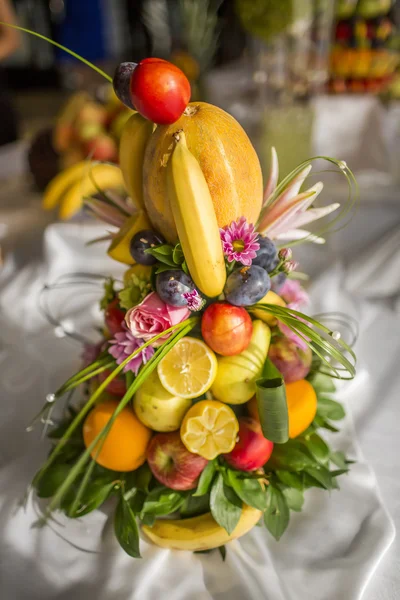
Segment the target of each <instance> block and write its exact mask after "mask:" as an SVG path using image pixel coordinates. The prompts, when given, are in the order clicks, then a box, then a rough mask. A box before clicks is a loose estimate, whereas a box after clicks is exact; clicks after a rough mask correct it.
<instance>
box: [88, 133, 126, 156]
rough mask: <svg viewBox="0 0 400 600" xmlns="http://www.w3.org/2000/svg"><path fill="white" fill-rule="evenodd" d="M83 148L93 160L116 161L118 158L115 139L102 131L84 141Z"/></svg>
mask: <svg viewBox="0 0 400 600" xmlns="http://www.w3.org/2000/svg"><path fill="white" fill-rule="evenodd" d="M85 150H86V152H87V153H88V154H90V155H91V158H92V159H93V160H107V161H111V162H116V161H117V159H118V148H117V144H116V142H115V140H113V138H112V137H111V136H109V135H106V134H103V133H102V134H100V135H98V136H96V137H94V138H91V139H89V140H88V141H87V142H85Z"/></svg>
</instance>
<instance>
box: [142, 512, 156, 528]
mask: <svg viewBox="0 0 400 600" xmlns="http://www.w3.org/2000/svg"><path fill="white" fill-rule="evenodd" d="M140 521H141V522H142V523H143V525H148V526H149V527H153V525H154V523H155V521H156V516H155V515H151V514H148V515H141V516H140Z"/></svg>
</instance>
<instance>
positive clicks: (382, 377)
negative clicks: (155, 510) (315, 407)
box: [0, 224, 400, 600]
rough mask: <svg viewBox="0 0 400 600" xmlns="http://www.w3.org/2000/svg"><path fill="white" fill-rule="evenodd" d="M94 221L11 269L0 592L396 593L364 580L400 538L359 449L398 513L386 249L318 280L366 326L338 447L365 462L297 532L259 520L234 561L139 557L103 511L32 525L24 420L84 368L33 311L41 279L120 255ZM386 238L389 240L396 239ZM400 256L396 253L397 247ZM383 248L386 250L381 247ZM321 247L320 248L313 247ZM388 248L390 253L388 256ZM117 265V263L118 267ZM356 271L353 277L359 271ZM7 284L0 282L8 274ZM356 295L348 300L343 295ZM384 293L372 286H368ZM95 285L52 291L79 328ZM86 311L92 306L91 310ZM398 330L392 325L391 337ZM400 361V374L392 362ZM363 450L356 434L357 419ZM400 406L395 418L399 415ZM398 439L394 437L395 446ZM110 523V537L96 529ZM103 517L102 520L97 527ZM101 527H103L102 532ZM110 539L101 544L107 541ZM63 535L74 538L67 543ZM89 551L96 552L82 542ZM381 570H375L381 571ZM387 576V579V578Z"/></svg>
mask: <svg viewBox="0 0 400 600" xmlns="http://www.w3.org/2000/svg"><path fill="white" fill-rule="evenodd" d="M95 233H96V226H95V225H88V224H69V225H52V226H50V227H49V228H48V229H47V232H46V236H45V260H44V262H42V263H41V264H38V265H35V264H29V265H27V267H26V268H25V269H24V270H22V271H18V273H15V272H14V269H13V264H12V261H10V262H9V264H8V265H7V266H6V269H5V271H4V272H3V277H2V282H3V289H2V291H1V299H0V307H1V313H0V314H1V323H0V326H1V327H0V339H1V340H2V346H1V347H0V388H1V389H2V413H1V419H0V539H1V540H2V544H1V547H0V590H1V598H2V600H14V599H18V600H36V598H37V599H39V598H40V599H42V600H55V599H57V600H64V599H65V600H70V599H71V598H74V599H76V600H81V599H82V600H83V599H85V600H87V599H92V598H93V599H94V598H96V600H109V599H113V600H139V599H140V600H158V599H159V598H160V597H166V598H171V599H174V600H181V599H182V600H183V599H185V600H186V599H189V598H190V599H194V600H203V599H204V600H205V599H210V598H213V599H216V600H226V599H228V598H229V600H236V599H237V600H239V599H240V600H242V599H243V600H253V599H254V600H261V599H264V598H265V599H268V600H339V599H340V600H359V599H360V598H361V597H363V598H364V600H365V599H368V600H378V599H379V600H389V599H390V600H394V599H395V598H397V597H398V596H397V595H396V594H397V592H394V593H393V594H390V592H388V595H382V596H380V595H379V593H380V590H382V586H378V588H376V585H375V587H374V583H372V586H371V589H373V590H374V592H373V593H372V592H371V593H372V595H370V594H369V592H368V590H367V592H366V593H365V594H364V591H365V590H366V588H367V585H368V583H369V581H370V580H371V578H372V577H373V575H374V573H375V569H376V568H377V566H378V564H379V562H380V560H381V558H382V557H383V555H384V553H385V552H386V550H387V549H388V548H389V546H390V545H391V543H392V541H393V538H394V529H393V525H392V522H391V519H390V517H389V516H388V513H387V511H386V509H385V508H384V506H383V504H382V500H381V497H380V494H379V491H378V488H377V485H376V480H375V476H374V474H373V472H372V471H371V468H370V467H369V465H368V463H367V462H366V460H365V458H364V455H366V456H367V458H368V460H369V461H370V462H372V463H373V464H374V466H375V467H376V470H377V473H378V477H379V478H380V483H381V484H382V486H383V488H384V491H386V494H385V498H386V500H387V499H389V500H390V505H391V509H392V512H393V514H394V515H395V516H396V517H399V516H400V514H399V513H400V510H399V505H398V501H397V498H398V497H399V496H398V494H397V495H396V494H393V495H391V494H388V492H389V489H390V487H391V486H393V487H394V488H395V490H396V492H399V491H400V484H399V481H398V478H397V472H396V469H395V467H396V466H397V467H398V466H399V462H400V459H399V454H400V452H399V442H398V439H397V426H396V425H397V424H396V415H398V414H399V408H398V402H396V399H397V397H398V393H397V389H399V385H400V379H399V376H400V375H399V369H398V358H397V357H398V354H399V351H400V341H399V340H400V335H399V333H400V331H399V312H400V307H399V306H397V308H396V304H395V303H394V304H392V306H386V304H387V303H386V300H382V299H381V300H376V299H373V300H370V298H369V296H370V289H371V288H370V276H371V275H370V273H371V272H378V273H382V281H381V283H380V285H379V292H380V293H379V294H378V296H382V292H383V291H384V287H383V286H385V285H386V286H387V288H385V289H386V290H387V294H386V295H390V296H392V295H393V294H394V293H395V294H397V295H398V294H399V293H400V288H399V287H397V288H396V289H395V290H394V288H393V278H394V275H396V271H394V272H393V274H391V275H390V277H388V278H387V281H385V278H384V273H385V271H386V262H385V261H386V259H387V250H386V246H383V247H382V248H381V247H378V248H376V249H375V251H373V252H372V249H371V257H370V261H369V262H370V264H371V267H370V268H369V269H368V268H367V267H366V266H365V264H364V265H363V268H365V277H364V278H363V277H362V276H361V275H360V269H358V268H357V270H354V269H352V268H351V266H350V267H349V268H347V269H346V270H343V269H342V268H341V267H340V266H339V265H337V266H335V267H333V268H331V269H330V270H329V271H327V272H326V273H325V274H324V276H323V277H322V278H321V279H320V280H319V281H317V282H316V284H315V286H314V290H313V302H314V307H315V309H316V311H320V310H343V311H349V312H350V314H352V315H353V316H356V317H357V318H358V320H359V321H360V325H361V335H360V338H359V341H358V343H357V352H358V355H359V373H358V376H357V378H356V379H355V380H354V381H353V382H352V383H350V384H347V385H346V386H345V387H344V388H343V389H342V391H341V392H340V394H339V398H340V399H342V400H344V401H345V403H346V405H347V408H348V417H347V418H346V420H345V422H343V423H342V430H341V433H340V434H336V435H335V436H333V438H332V442H333V444H334V445H335V447H336V448H337V449H342V450H344V451H346V452H348V453H349V455H350V456H351V457H354V458H356V459H357V463H356V464H355V465H353V467H352V469H351V473H350V475H348V476H347V477H342V478H341V480H340V485H341V491H340V492H333V493H332V494H328V493H326V492H322V491H321V490H312V491H310V492H308V493H307V495H306V503H305V509H304V511H303V512H302V513H300V514H292V517H291V523H290V526H289V529H288V531H287V532H286V534H285V536H284V537H283V538H282V540H281V541H280V542H279V543H277V542H275V541H274V540H272V539H271V537H270V536H269V535H268V533H267V532H266V530H264V529H259V528H256V529H255V530H253V532H251V533H250V534H248V535H247V536H245V538H243V539H242V540H240V541H236V542H233V543H231V544H230V545H229V547H228V553H227V560H226V563H222V561H221V560H220V558H219V556H218V555H216V554H212V555H193V554H190V553H180V552H174V551H169V550H160V549H157V548H155V547H152V546H150V545H148V544H146V542H145V541H143V542H142V553H143V559H142V560H137V561H135V560H134V559H131V558H129V557H128V556H127V555H125V554H124V552H123V551H122V550H120V549H119V547H118V545H117V543H116V541H115V540H114V538H113V532H112V528H110V527H109V525H107V524H105V520H106V518H105V516H104V515H103V514H102V513H99V512H97V513H96V514H92V515H89V516H88V517H86V518H85V519H84V520H83V521H82V522H79V521H76V522H73V523H72V522H67V523H64V525H65V526H61V525H57V524H55V525H54V526H53V527H52V528H50V527H46V528H44V529H31V527H30V526H31V524H32V522H33V521H34V520H35V518H36V514H35V510H34V505H33V504H32V503H29V504H28V507H27V509H26V511H25V512H24V511H23V510H22V509H18V507H17V504H16V502H17V499H19V498H20V497H21V496H22V495H23V493H24V491H25V489H26V485H27V483H28V482H29V480H30V479H31V477H32V475H33V473H34V471H35V469H37V467H38V465H39V464H40V460H41V459H42V458H43V457H44V455H45V453H46V450H47V446H46V443H45V442H41V441H40V439H39V438H40V432H39V431H36V430H35V431H34V432H33V433H30V434H26V433H25V431H24V427H25V426H26V424H27V422H28V421H29V419H30V418H31V416H32V415H34V414H35V413H36V411H37V410H38V409H39V408H40V406H41V405H42V402H43V399H44V397H45V395H46V393H48V392H51V391H53V390H54V389H55V387H56V385H57V384H59V383H61V382H62V381H63V380H64V379H65V378H66V377H67V376H68V374H70V373H71V372H72V371H73V370H74V369H75V368H76V367H77V366H78V364H79V357H78V351H79V347H78V346H77V345H76V344H74V343H72V342H71V341H70V340H67V339H65V340H60V339H58V338H57V337H56V336H55V335H54V329H53V328H52V327H49V326H48V324H47V323H46V322H45V321H44V319H43V318H42V317H41V315H40V314H39V312H38V308H37V295H38V292H39V291H40V288H41V287H42V285H43V283H44V282H51V281H54V279H55V278H57V277H58V276H59V275H61V274H62V273H67V272H73V271H86V272H95V273H103V274H104V273H105V272H110V271H111V269H115V263H112V262H111V261H109V260H108V259H106V258H104V254H103V249H102V248H98V247H97V248H96V247H92V248H86V247H84V241H85V240H87V239H91V238H92V237H95ZM387 244H389V241H388V242H387ZM391 244H393V245H392V246H391V248H392V250H391V252H392V253H393V252H397V264H398V262H399V259H400V257H399V256H398V254H399V252H400V250H399V248H398V247H397V249H396V245H395V242H391ZM381 249H382V253H380V250H381ZM314 251H315V250H314ZM389 254H390V252H389ZM117 270H118V268H117ZM357 277H358V279H356V278H357ZM0 285H1V281H0ZM346 288H347V289H351V294H350V293H348V292H347V291H346ZM373 296H375V294H373ZM96 300H97V292H96V290H95V289H94V290H93V291H92V295H91V296H83V295H82V296H81V295H80V293H79V292H78V291H77V292H76V294H75V301H78V303H79V308H78V309H76V310H74V311H71V307H70V306H68V304H67V302H66V301H64V300H61V299H55V300H54V301H53V306H54V308H55V309H56V312H57V313H58V314H62V315H67V316H68V317H69V319H70V321H72V323H73V324H77V326H80V323H81V322H82V321H83V320H84V315H85V314H89V315H91V317H95V316H96V311H95V308H94V305H95V302H96ZM84 306H86V310H85V312H83V307H84ZM396 328H397V331H396ZM396 367H397V368H396ZM350 410H351V412H352V413H353V416H354V419H355V426H356V429H357V432H358V435H359V438H360V440H361V443H362V446H363V451H364V455H363V453H362V452H361V450H360V448H359V447H358V445H357V443H356V442H355V433H354V426H353V423H352V418H351V416H350ZM391 410H393V411H397V412H393V413H391V412H390V411H391ZM389 442H390V443H389ZM102 524H105V529H104V531H103V532H102V531H101V525H102ZM99 525H100V527H99ZM101 533H103V535H102V536H101ZM100 537H102V539H100ZM63 538H66V539H67V540H68V542H70V543H68V542H67V541H65V540H64V539H63ZM73 544H75V545H76V546H79V547H83V548H85V549H86V550H87V551H86V552H83V551H82V550H79V549H77V548H76V547H74V545H73ZM398 562H399V558H398V556H397V555H396V554H394V553H392V554H391V566H392V569H391V570H390V573H389V577H390V581H391V585H392V587H393V590H396V589H398V586H399V583H400V575H399V571H400V570H399V569H398V566H399V564H398ZM379 572H382V571H379V570H378V576H377V577H379ZM386 577H388V576H386Z"/></svg>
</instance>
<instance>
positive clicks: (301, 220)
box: [296, 202, 340, 227]
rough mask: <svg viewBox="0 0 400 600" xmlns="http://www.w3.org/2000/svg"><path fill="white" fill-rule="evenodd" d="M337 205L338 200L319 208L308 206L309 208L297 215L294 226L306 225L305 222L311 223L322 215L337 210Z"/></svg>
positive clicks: (324, 215)
mask: <svg viewBox="0 0 400 600" xmlns="http://www.w3.org/2000/svg"><path fill="white" fill-rule="evenodd" d="M339 206H340V204H339V202H334V203H333V204H329V206H322V207H321V208H310V209H309V210H306V211H305V212H304V213H303V214H302V215H299V216H298V217H297V219H296V227H299V226H301V225H306V224H307V223H312V222H313V221H316V220H317V219H322V217H326V216H327V215H329V214H330V213H332V212H334V211H335V210H337V209H338V208H339Z"/></svg>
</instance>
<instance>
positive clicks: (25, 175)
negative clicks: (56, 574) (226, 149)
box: [0, 0, 400, 271]
mask: <svg viewBox="0 0 400 600" xmlns="http://www.w3.org/2000/svg"><path fill="white" fill-rule="evenodd" d="M0 21H6V22H14V23H18V24H19V25H20V26H22V27H26V28H29V29H32V30H34V31H36V32H38V33H41V34H43V35H45V36H48V37H51V38H52V39H53V40H55V41H57V42H58V43H60V44H62V45H65V46H67V47H68V48H70V49H72V50H74V51H75V52H77V53H78V54H80V55H82V56H83V57H85V58H86V59H88V60H90V61H92V62H94V63H95V64H97V65H98V66H100V67H101V68H102V69H103V70H104V71H106V72H107V73H110V74H112V73H113V71H114V69H115V66H116V65H117V64H118V63H119V62H120V61H135V62H138V61H139V60H140V59H142V58H144V57H146V56H151V55H153V56H157V57H162V58H166V59H168V60H170V61H172V62H174V63H175V64H177V65H178V66H179V67H180V68H181V69H182V70H183V71H184V72H185V73H186V75H187V76H188V78H189V79H190V81H191V84H192V90H193V95H192V99H196V100H204V101H208V102H212V103H214V104H216V105H218V106H220V107H222V108H223V109H225V110H226V111H228V112H229V113H231V114H232V115H233V116H234V117H235V118H236V119H238V120H239V122H240V123H241V124H242V125H243V127H244V128H245V129H246V131H247V132H248V134H249V136H250V137H251V139H252V141H253V143H254V145H255V146H256V149H257V151H258V153H259V156H260V160H261V164H262V167H263V170H264V172H265V174H266V173H267V172H268V166H269V160H270V148H271V146H272V145H274V146H275V147H276V148H277V151H278V155H279V158H280V171H281V174H282V175H285V174H286V173H288V172H289V171H290V170H291V169H292V168H293V167H294V166H296V165H297V164H298V163H299V162H301V161H302V160H304V159H305V158H308V157H310V156H312V155H328V156H334V157H336V158H339V159H342V160H345V161H346V162H347V164H348V165H349V166H350V168H351V169H353V171H354V172H355V173H356V175H357V178H358V180H359V183H360V188H361V194H360V208H359V210H358V213H357V214H356V217H355V218H354V219H353V221H352V223H351V224H350V230H349V229H347V230H346V231H345V233H342V232H339V233H337V234H335V235H333V236H332V238H331V241H330V242H329V244H328V246H327V247H326V248H324V249H322V250H320V251H319V252H318V253H315V252H311V251H310V252H309V255H310V260H311V261H312V264H311V265H310V267H309V268H310V269H311V271H313V270H316V271H317V270H319V269H320V268H322V266H323V265H324V261H326V259H327V258H328V257H329V256H331V254H332V252H335V253H339V254H341V255H343V254H346V252H348V253H354V252H356V251H359V250H360V249H362V248H363V247H364V246H366V245H367V244H369V243H370V242H371V241H373V240H375V239H379V237H380V236H382V234H383V233H384V232H385V231H386V229H387V228H388V227H389V226H393V225H394V224H395V223H399V222H400V200H399V198H398V196H399V194H398V186H399V184H400V29H399V24H400V2H399V1H396V0H85V2H82V0H0ZM0 114H1V121H0V144H1V145H0V183H1V186H0V236H1V237H0V245H1V247H2V251H3V253H6V252H7V251H9V250H10V249H11V250H13V251H15V252H17V255H18V256H19V255H20V259H21V261H22V262H23V261H24V260H25V258H26V257H27V256H29V258H30V257H31V256H32V252H36V251H38V252H40V244H38V245H36V246H35V244H34V243H33V242H34V240H35V239H36V238H35V236H39V237H38V239H40V236H41V232H43V229H44V226H45V225H46V224H47V223H49V222H51V220H54V216H53V215H50V216H49V215H48V214H45V213H43V212H42V211H41V210H40V191H41V190H43V189H44V187H45V186H46V185H47V183H48V182H49V181H50V180H51V179H52V178H53V177H54V176H55V174H56V173H57V172H59V171H60V170H62V169H64V168H65V167H68V166H70V165H72V164H74V163H75V162H78V161H79V160H82V158H85V156H88V155H89V154H90V155H91V156H92V157H94V158H99V159H103V160H111V161H117V160H118V155H117V144H118V139H119V136H120V134H121V131H122V127H123V125H124V123H125V121H126V119H127V117H128V115H129V111H127V109H124V107H123V106H122V105H121V104H120V103H119V102H118V101H117V100H116V98H115V96H114V95H113V93H112V90H111V86H110V85H109V84H107V83H106V82H105V80H102V78H101V76H99V75H98V74H97V73H95V72H94V71H92V70H91V69H89V68H88V67H86V66H85V65H83V64H82V63H81V62H79V61H77V60H76V59H74V58H73V57H71V56H70V55H68V54H66V53H64V52H63V51H62V50H60V49H58V48H56V47H54V46H52V45H50V44H48V43H46V42H45V41H43V40H41V39H38V38H37V37H33V36H30V35H28V34H25V33H20V32H16V31H15V30H12V29H8V28H6V27H2V26H0ZM99 140H100V141H99ZM322 178H323V179H324V180H325V179H326V177H325V176H324V177H322ZM340 179H341V178H340V177H331V178H330V176H329V175H327V191H326V192H325V194H327V195H328V196H329V197H328V198H327V201H328V200H329V201H334V200H336V199H339V201H340V197H341V196H342V195H343V194H345V193H346V194H347V191H346V186H345V182H342V181H341V180H340ZM313 183H314V182H313ZM21 207H23V210H21ZM396 219H397V220H396ZM32 240H33V242H32ZM306 246H307V245H306ZM32 248H33V250H32ZM24 250H25V254H24ZM299 252H300V254H301V253H303V252H306V255H307V260H308V253H307V252H308V251H307V250H303V249H301V250H300V251H299ZM307 266H309V265H307Z"/></svg>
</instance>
